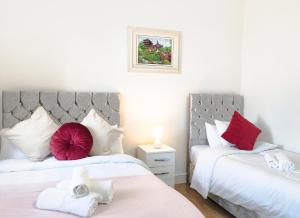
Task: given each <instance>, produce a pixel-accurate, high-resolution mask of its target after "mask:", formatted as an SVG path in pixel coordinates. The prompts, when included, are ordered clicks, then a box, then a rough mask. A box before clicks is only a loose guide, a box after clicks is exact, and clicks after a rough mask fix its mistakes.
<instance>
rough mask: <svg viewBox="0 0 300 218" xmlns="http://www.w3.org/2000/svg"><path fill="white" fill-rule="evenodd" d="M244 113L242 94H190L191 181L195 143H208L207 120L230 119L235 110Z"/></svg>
mask: <svg viewBox="0 0 300 218" xmlns="http://www.w3.org/2000/svg"><path fill="white" fill-rule="evenodd" d="M235 110H236V111H239V112H240V113H243V110H244V99H243V96H240V95H229V94H224V95H221V94H190V131H189V152H188V161H187V163H188V167H187V168H188V169H187V170H188V181H189V182H190V181H191V176H192V174H193V170H194V166H193V165H192V164H191V162H190V151H191V147H192V146H193V145H207V144H208V142H207V137H206V129H205V122H209V123H214V120H215V119H217V120H223V121H229V120H230V119H231V117H232V115H233V112H234V111H235Z"/></svg>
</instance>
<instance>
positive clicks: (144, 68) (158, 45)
mask: <svg viewBox="0 0 300 218" xmlns="http://www.w3.org/2000/svg"><path fill="white" fill-rule="evenodd" d="M128 40H129V42H128V50H129V58H128V62H129V63H128V70H129V72H138V71H139V72H158V73H179V72H180V71H179V46H180V45H179V32H177V31H170V30H161V29H149V28H141V27H129V28H128Z"/></svg>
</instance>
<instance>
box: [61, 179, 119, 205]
mask: <svg viewBox="0 0 300 218" xmlns="http://www.w3.org/2000/svg"><path fill="white" fill-rule="evenodd" d="M70 184H71V181H70V180H64V181H61V182H59V183H58V184H57V185H56V188H58V189H60V190H68V189H69V187H70ZM90 185H91V186H90V191H91V192H94V193H97V194H98V195H99V198H98V199H97V200H98V202H99V203H100V204H108V203H110V202H111V201H112V199H113V196H114V187H113V182H112V181H111V180H103V181H95V180H90Z"/></svg>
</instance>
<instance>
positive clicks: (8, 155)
mask: <svg viewBox="0 0 300 218" xmlns="http://www.w3.org/2000/svg"><path fill="white" fill-rule="evenodd" d="M7 159H27V157H26V155H25V154H24V153H22V151H21V150H20V149H19V148H18V147H16V146H15V145H14V144H12V143H11V142H10V141H9V140H8V139H6V138H4V137H2V140H1V150H0V160H7Z"/></svg>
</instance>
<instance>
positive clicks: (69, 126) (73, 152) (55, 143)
mask: <svg viewBox="0 0 300 218" xmlns="http://www.w3.org/2000/svg"><path fill="white" fill-rule="evenodd" d="M92 145H93V137H92V135H91V133H90V131H89V130H88V128H86V127H85V126H83V125H82V124H80V123H65V124H63V125H62V126H61V127H60V128H59V129H58V130H57V131H56V132H55V133H54V135H53V136H52V138H51V142H50V148H51V152H52V154H53V155H54V157H55V158H56V159H58V160H77V159H81V158H84V157H87V156H88V154H89V153H90V151H91V149H92Z"/></svg>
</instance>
